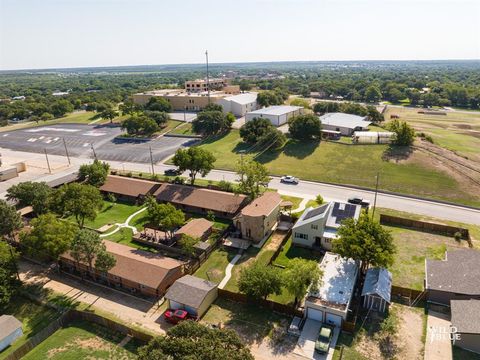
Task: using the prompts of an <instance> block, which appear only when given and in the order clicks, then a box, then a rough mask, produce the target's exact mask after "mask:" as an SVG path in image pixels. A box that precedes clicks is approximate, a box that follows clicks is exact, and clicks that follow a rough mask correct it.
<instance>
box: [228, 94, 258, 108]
mask: <svg viewBox="0 0 480 360" xmlns="http://www.w3.org/2000/svg"><path fill="white" fill-rule="evenodd" d="M223 100H228V101H232V102H234V103H237V104H240V105H246V104H250V103H253V102H255V101H257V93H243V94H238V95H233V96H227V97H225V98H223Z"/></svg>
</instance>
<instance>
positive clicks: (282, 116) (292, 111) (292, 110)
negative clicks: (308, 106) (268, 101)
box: [245, 105, 303, 126]
mask: <svg viewBox="0 0 480 360" xmlns="http://www.w3.org/2000/svg"><path fill="white" fill-rule="evenodd" d="M301 114H303V107H301V106H290V105H277V106H270V107H267V108H263V109H259V110H256V111H251V112H249V113H247V114H246V115H245V122H248V121H251V120H253V119H255V118H265V119H268V120H270V122H271V123H272V125H274V126H280V125H283V124H286V123H287V121H288V119H290V118H291V117H294V116H297V115H301Z"/></svg>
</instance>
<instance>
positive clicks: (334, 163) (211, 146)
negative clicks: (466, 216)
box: [200, 130, 480, 205]
mask: <svg viewBox="0 0 480 360" xmlns="http://www.w3.org/2000/svg"><path fill="white" fill-rule="evenodd" d="M200 146H201V147H203V148H205V149H208V150H210V151H211V152H212V153H213V154H214V155H215V157H216V158H217V161H216V163H215V166H216V167H217V168H221V169H228V170H233V169H234V168H235V164H236V162H237V161H239V160H240V156H241V153H240V151H242V150H243V151H247V150H250V149H251V147H250V146H248V145H246V144H244V143H243V142H242V140H241V138H240V136H239V132H238V131H237V130H232V131H231V132H230V133H228V134H227V135H223V136H220V137H217V138H211V139H207V140H205V141H204V143H203V144H202V145H200ZM387 149H388V148H387V145H355V146H348V145H342V144H336V143H332V142H321V143H316V142H311V143H305V142H296V141H289V142H288V143H287V145H286V146H285V148H284V149H283V150H282V151H266V152H264V153H262V154H258V153H252V152H250V153H249V152H247V154H248V155H247V156H251V157H253V158H254V159H255V160H257V161H259V162H261V163H263V164H265V166H266V167H267V168H268V170H269V171H270V173H271V174H276V175H282V174H291V175H295V176H298V177H299V178H301V179H304V180H313V181H325V182H332V183H340V184H349V185H359V186H364V187H368V188H374V187H375V176H376V174H377V173H378V172H379V173H380V184H379V187H380V189H384V190H390V191H395V192H399V193H405V194H414V195H420V196H423V197H428V198H436V199H442V200H447V201H452V202H458V203H464V204H470V205H479V204H480V195H479V194H476V195H475V194H470V193H469V192H468V189H461V188H460V187H459V186H458V183H457V181H456V180H455V179H454V178H452V177H450V176H449V175H448V174H446V173H443V172H441V171H438V170H436V169H435V168H434V167H433V166H432V167H429V165H428V161H422V162H420V161H419V162H417V161H415V159H412V160H409V161H407V162H404V161H401V162H394V161H392V160H390V161H388V160H385V156H386V154H387ZM404 151H405V150H404V149H397V150H396V152H397V153H396V154H392V153H389V156H390V157H392V156H394V155H395V156H397V155H398V156H402V155H403V154H402V152H404Z"/></svg>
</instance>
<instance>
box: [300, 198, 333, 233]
mask: <svg viewBox="0 0 480 360" xmlns="http://www.w3.org/2000/svg"><path fill="white" fill-rule="evenodd" d="M329 206H330V203H327V204H323V205H321V206H319V207H316V208H313V207H309V208H307V209H306V210H305V211H304V212H303V214H302V215H301V216H300V218H299V219H298V220H297V222H296V223H295V225H293V229H296V228H299V227H300V226H303V225H305V224H308V223H311V222H314V221H317V220H319V219H323V218H325V216H327V213H328V207H329Z"/></svg>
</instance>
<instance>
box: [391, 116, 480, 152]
mask: <svg viewBox="0 0 480 360" xmlns="http://www.w3.org/2000/svg"><path fill="white" fill-rule="evenodd" d="M419 110H420V109H415V108H398V107H389V108H388V109H387V111H386V112H385V119H387V120H388V119H389V118H390V115H391V114H397V115H399V116H400V120H404V121H407V122H409V123H410V124H411V125H412V126H413V127H414V128H415V130H417V131H420V132H425V133H426V134H430V135H431V136H432V138H433V141H434V143H436V144H438V145H440V146H441V147H444V148H446V149H449V150H452V151H455V152H457V153H458V154H460V155H463V156H466V157H469V158H472V159H476V160H477V161H480V112H475V111H471V112H465V111H452V112H447V115H425V114H419V113H418V111H419Z"/></svg>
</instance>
